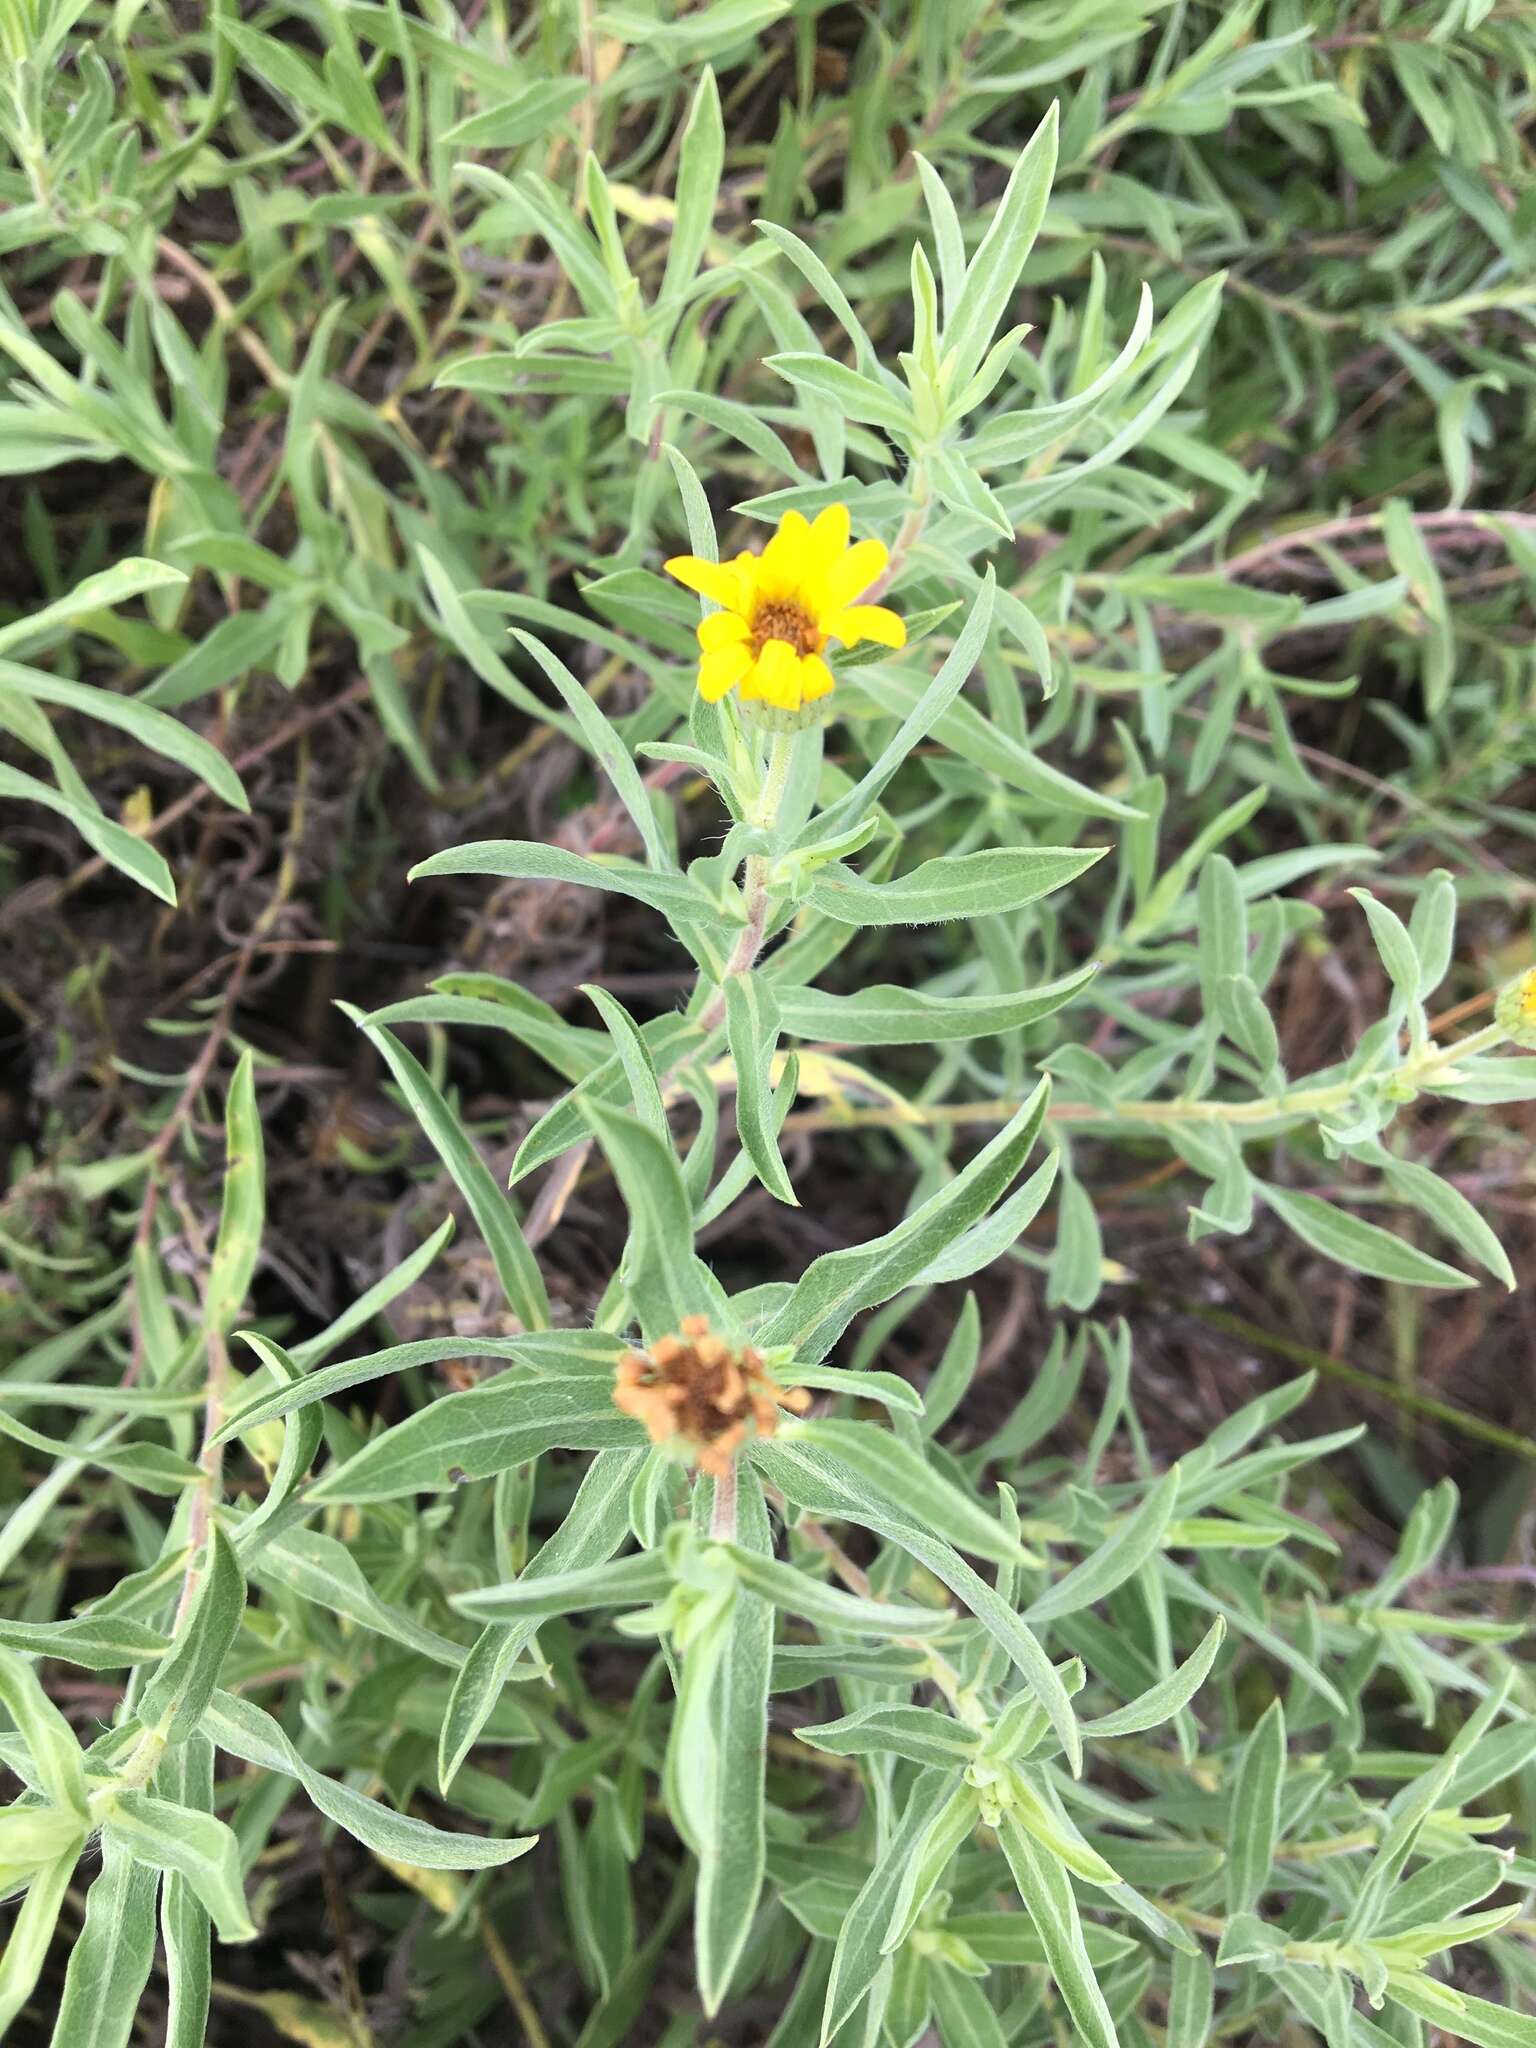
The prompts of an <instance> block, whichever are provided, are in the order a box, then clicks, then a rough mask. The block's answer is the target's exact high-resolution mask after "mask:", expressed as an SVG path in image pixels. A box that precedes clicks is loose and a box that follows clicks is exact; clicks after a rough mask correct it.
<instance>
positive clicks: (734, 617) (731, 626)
mask: <svg viewBox="0 0 1536 2048" xmlns="http://www.w3.org/2000/svg"><path fill="white" fill-rule="evenodd" d="M751 630H752V628H751V627H750V626H749V625H748V624H747V622H746V620H745V619H744V618H742V617H741V615H740V613H738V612H710V613H709V615H708V617H706V618H702V619H700V621H699V645H700V646H701V647H702V648H703V649H704V652H705V653H706V654H712V653H714V651H715V649H716V648H718V647H730V646H733V645H734V644H735V642H736V641H738V640H745V639H746V637H747V635H748V634H749V633H750V632H751Z"/></svg>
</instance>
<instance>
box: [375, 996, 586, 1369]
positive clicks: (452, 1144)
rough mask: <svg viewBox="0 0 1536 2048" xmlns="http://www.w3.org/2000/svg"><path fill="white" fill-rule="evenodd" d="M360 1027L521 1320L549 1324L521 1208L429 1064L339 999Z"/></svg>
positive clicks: (531, 1326) (535, 1327) (546, 1302)
mask: <svg viewBox="0 0 1536 2048" xmlns="http://www.w3.org/2000/svg"><path fill="white" fill-rule="evenodd" d="M340 1008H341V1010H342V1011H343V1013H344V1014H345V1015H346V1016H348V1017H350V1018H351V1019H352V1021H353V1023H354V1024H356V1025H357V1026H358V1028H359V1030H361V1031H362V1033H363V1034H364V1036H365V1037H366V1038H367V1039H368V1041H369V1043H370V1044H372V1045H374V1046H376V1047H377V1049H378V1051H379V1052H380V1053H381V1054H382V1055H383V1058H384V1061H385V1064H386V1065H387V1066H388V1068H389V1070H390V1072H391V1073H392V1074H393V1075H394V1077H395V1080H396V1082H397V1083H398V1084H399V1087H400V1090H401V1092H402V1093H403V1094H404V1096H405V1099H406V1101H407V1102H408V1103H409V1104H410V1106H411V1109H412V1111H413V1112H414V1114H415V1116H416V1119H417V1121H418V1122H419V1123H420V1125H421V1127H422V1129H423V1131H424V1132H425V1133H426V1135H427V1137H428V1138H430V1139H431V1141H432V1145H433V1148H434V1150H435V1151H436V1152H437V1155H438V1157H439V1158H440V1159H441V1160H442V1162H443V1164H444V1166H446V1167H447V1169H448V1171H449V1172H450V1173H451V1174H452V1176H453V1178H454V1181H455V1183H456V1185H457V1187H458V1189H459V1192H460V1193H461V1194H462V1195H463V1197H464V1199H465V1201H466V1202H468V1204H469V1206H470V1210H471V1213H472V1214H473V1216H474V1219H475V1221H476V1223H477V1224H478V1225H479V1226H480V1233H481V1235H482V1236H483V1237H484V1239H485V1242H486V1248H487V1249H488V1251H489V1252H490V1254H491V1258H492V1260H493V1261H494V1263H495V1267H496V1273H497V1277H498V1278H499V1279H500V1281H501V1284H502V1287H503V1288H504V1289H505V1290H506V1296H507V1300H508V1301H509V1303H510V1304H511V1306H512V1307H513V1309H515V1310H516V1312H517V1316H518V1319H519V1321H520V1322H522V1323H523V1324H524V1325H525V1326H526V1327H527V1328H528V1329H530V1330H547V1329H548V1328H549V1321H550V1316H549V1296H548V1294H547V1293H546V1292H545V1288H544V1280H543V1276H542V1275H541V1274H540V1272H539V1268H538V1262H537V1260H536V1259H535V1258H534V1256H533V1253H532V1252H531V1251H530V1250H529V1248H528V1241H527V1239H526V1238H525V1237H524V1236H523V1233H522V1228H521V1226H520V1224H519V1223H518V1220H517V1212H516V1210H515V1209H514V1208H513V1207H512V1204H511V1202H510V1200H509V1199H508V1197H507V1196H506V1194H505V1193H504V1192H503V1190H502V1189H501V1188H499V1187H498V1186H497V1185H496V1179H495V1176H494V1175H493V1174H492V1172H491V1170H490V1168H489V1167H488V1166H487V1165H486V1163H485V1161H484V1160H483V1159H482V1158H481V1157H480V1154H479V1153H478V1152H477V1151H476V1149H475V1147H474V1145H473V1143H472V1142H471V1140H470V1138H469V1135H468V1133H467V1132H466V1131H465V1130H464V1128H463V1126H462V1124H461V1123H460V1122H459V1120H458V1119H457V1117H455V1116H454V1114H453V1112H452V1111H451V1110H450V1109H449V1107H448V1105H447V1103H446V1102H445V1101H444V1100H443V1098H442V1096H441V1094H440V1093H439V1092H438V1090H437V1088H436V1086H435V1085H434V1083H433V1081H432V1078H431V1076H430V1075H429V1074H428V1073H427V1070H426V1068H425V1067H423V1066H422V1064H421V1062H420V1061H419V1060H418V1059H417V1058H416V1057H415V1055H414V1054H413V1053H411V1052H408V1051H407V1050H406V1048H405V1047H404V1046H403V1045H402V1044H401V1043H400V1041H399V1040H398V1039H397V1038H396V1037H395V1036H394V1035H393V1033H392V1032H389V1031H385V1030H383V1029H381V1028H380V1026H378V1025H377V1024H370V1023H369V1022H368V1021H367V1019H366V1018H365V1017H364V1016H363V1013H362V1012H361V1011H360V1010H358V1009H356V1008H354V1007H353V1005H352V1004H350V1003H342V1004H341V1005H340Z"/></svg>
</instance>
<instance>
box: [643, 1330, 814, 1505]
mask: <svg viewBox="0 0 1536 2048" xmlns="http://www.w3.org/2000/svg"><path fill="white" fill-rule="evenodd" d="M613 1401H614V1406H615V1407H616V1408H619V1409H621V1410H622V1411H623V1413H624V1414H626V1415H633V1416H634V1417H635V1419H636V1421H637V1422H643V1423H644V1424H645V1428H646V1434H647V1435H648V1436H649V1437H650V1439H651V1442H652V1443H653V1444H671V1445H672V1447H673V1449H674V1450H675V1451H676V1452H677V1453H679V1454H680V1455H681V1456H682V1457H683V1458H684V1459H685V1460H687V1461H689V1462H691V1463H693V1464H695V1465H697V1466H698V1467H699V1470H700V1471H701V1472H707V1473H709V1475H710V1477H711V1478H713V1479H720V1478H723V1477H724V1475H725V1474H726V1473H727V1472H728V1471H729V1470H730V1467H731V1460H732V1459H733V1458H734V1457H735V1455H736V1452H737V1450H738V1448H739V1447H740V1446H741V1445H742V1444H743V1443H745V1441H746V1439H747V1437H748V1435H749V1434H751V1433H752V1432H753V1431H754V1430H755V1431H756V1433H757V1435H758V1436H772V1435H773V1433H774V1431H775V1430H776V1429H777V1428H778V1424H779V1411H780V1409H782V1408H788V1409H789V1410H791V1412H792V1413H794V1414H796V1415H803V1414H804V1413H805V1411H806V1409H807V1408H809V1407H810V1405H811V1397H810V1395H809V1394H808V1393H807V1392H806V1391H805V1389H804V1387H789V1388H785V1387H781V1386H780V1385H779V1384H778V1382H777V1381H776V1380H773V1379H770V1378H769V1376H768V1374H767V1373H766V1371H765V1370H764V1369H763V1360H762V1356H761V1354H760V1353H758V1352H756V1351H752V1350H746V1351H736V1350H733V1349H732V1347H731V1346H730V1345H729V1344H727V1343H726V1341H725V1339H724V1338H723V1337H717V1336H715V1334H714V1333H713V1331H712V1330H711V1329H710V1327H709V1318H708V1316H684V1317H683V1321H682V1327H681V1331H680V1333H679V1335H677V1336H675V1337H662V1338H661V1339H659V1340H658V1342H656V1343H655V1344H653V1345H652V1346H651V1348H650V1350H649V1351H626V1352H624V1353H623V1355H622V1356H621V1357H620V1359H619V1362H618V1367H617V1370H616V1372H615V1374H614V1384H613Z"/></svg>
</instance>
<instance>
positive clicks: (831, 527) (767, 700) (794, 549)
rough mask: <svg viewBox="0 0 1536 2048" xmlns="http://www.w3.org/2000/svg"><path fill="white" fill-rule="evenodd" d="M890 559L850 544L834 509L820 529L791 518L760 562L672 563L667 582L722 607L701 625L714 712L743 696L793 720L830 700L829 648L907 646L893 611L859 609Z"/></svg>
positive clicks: (821, 515)
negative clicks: (837, 644)
mask: <svg viewBox="0 0 1536 2048" xmlns="http://www.w3.org/2000/svg"><path fill="white" fill-rule="evenodd" d="M889 560H890V556H889V554H888V553H887V551H886V549H885V546H884V544H883V543H882V542H880V541H878V540H861V541H855V542H854V543H853V545H852V546H850V545H849V540H848V507H847V506H846V505H828V506H827V508H826V509H825V511H822V512H818V513H817V515H816V517H815V518H814V519H813V520H808V519H807V518H806V517H805V515H804V513H803V512H786V513H785V514H784V517H783V518H782V519H781V520H780V521H779V530H778V532H777V533H776V534H775V535H774V536H773V538H772V540H770V541H769V543H768V545H767V546H766V547H765V548H764V549H763V551H762V553H761V554H760V555H754V554H746V553H743V554H740V555H738V556H737V557H736V559H735V560H734V561H732V562H705V561H701V560H700V558H699V557H698V556H697V555H674V556H673V558H672V560H671V561H670V562H668V563H667V565H666V568H667V574H668V575H669V576H675V577H676V578H677V580H678V582H679V583H683V584H686V585H687V587H688V588H689V589H690V590H696V591H698V593H699V595H700V596H701V597H707V598H711V599H713V601H714V602H715V603H716V604H717V605H719V606H720V607H721V609H720V610H719V611H717V612H711V613H710V614H709V616H708V618H706V619H701V620H700V621H699V646H700V647H701V648H702V650H703V652H702V654H701V655H700V657H699V694H700V695H701V696H702V697H703V698H704V699H705V701H706V702H707V703H710V704H714V703H718V701H719V700H720V698H722V697H723V696H724V695H725V694H726V692H727V691H728V690H734V689H739V690H740V692H741V698H742V702H743V703H752V702H754V701H756V702H758V703H761V704H763V705H766V706H767V707H768V708H769V710H771V711H774V712H781V713H782V712H788V713H790V714H791V715H794V714H797V713H799V712H801V711H802V710H804V708H805V707H806V705H808V704H814V703H815V702H816V700H817V699H818V698H820V697H825V696H828V695H830V693H831V689H832V671H831V669H829V668H828V667H827V664H826V662H825V660H824V659H823V658H822V650H823V649H824V648H825V646H826V644H827V642H828V641H829V640H841V641H842V643H843V645H844V646H845V647H855V646H857V645H858V643H859V641H861V640H874V641H877V642H878V643H879V645H880V646H882V647H905V645H906V644H907V629H906V627H905V625H904V624H903V623H902V621H901V620H900V619H899V618H898V617H897V615H896V613H895V612H892V611H887V610H886V608H885V607H884V605H878V604H860V603H859V602H858V600H859V599H860V598H861V597H862V596H863V594H864V592H865V591H866V590H868V588H869V587H870V585H871V584H872V583H874V582H875V581H876V580H877V579H878V578H879V577H881V576H882V575H884V573H885V568H886V564H887V562H889Z"/></svg>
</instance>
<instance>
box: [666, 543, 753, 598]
mask: <svg viewBox="0 0 1536 2048" xmlns="http://www.w3.org/2000/svg"><path fill="white" fill-rule="evenodd" d="M662 566H663V567H664V568H665V570H666V572H667V574H668V575H669V576H675V577H676V578H677V580H678V582H679V583H681V584H682V585H683V586H684V588H685V589H688V590H696V591H697V592H698V593H699V595H700V597H708V598H712V599H713V600H714V602H715V603H716V604H723V605H724V606H726V608H727V609H728V610H730V611H739V610H740V609H741V604H742V589H741V573H740V570H739V569H738V567H737V565H736V564H735V563H733V562H732V563H726V562H706V561H702V560H701V559H700V557H699V556H698V555H674V556H673V557H672V559H671V561H670V562H665V563H663V565H662Z"/></svg>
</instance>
